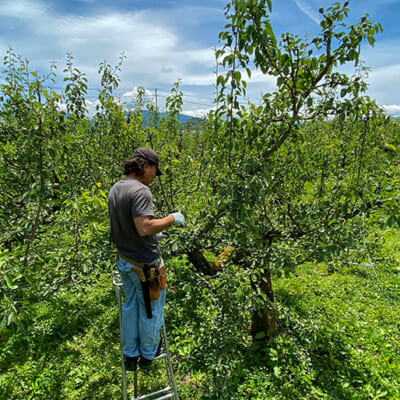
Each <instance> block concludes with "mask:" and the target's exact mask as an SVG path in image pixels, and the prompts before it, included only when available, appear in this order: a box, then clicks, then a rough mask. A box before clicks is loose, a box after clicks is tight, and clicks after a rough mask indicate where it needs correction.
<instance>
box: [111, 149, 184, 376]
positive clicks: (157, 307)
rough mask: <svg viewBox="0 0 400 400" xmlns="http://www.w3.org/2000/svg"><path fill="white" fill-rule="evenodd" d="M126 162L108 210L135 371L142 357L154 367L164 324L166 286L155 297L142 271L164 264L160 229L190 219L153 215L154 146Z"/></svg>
mask: <svg viewBox="0 0 400 400" xmlns="http://www.w3.org/2000/svg"><path fill="white" fill-rule="evenodd" d="M122 166H123V170H124V174H125V175H126V177H125V178H124V179H121V180H120V181H119V182H117V183H115V184H114V186H113V187H112V188H111V191H110V194H109V196H108V211H109V216H110V223H111V240H112V241H113V242H114V243H115V246H116V248H117V250H118V253H119V257H118V261H117V268H118V270H119V272H120V275H121V280H122V284H123V290H124V294H125V303H124V305H123V309H122V339H123V353H124V359H125V367H126V369H127V370H128V371H135V370H136V367H137V364H138V362H139V367H141V368H143V369H145V368H148V367H149V366H150V364H151V361H152V360H153V359H154V357H155V355H156V353H157V349H158V346H159V342H160V336H159V331H160V328H161V326H162V324H163V323H164V315H163V309H164V305H165V288H164V289H163V290H159V297H158V299H156V300H153V301H150V300H149V297H147V296H148V295H149V294H148V291H147V290H146V288H145V287H144V286H143V277H144V273H143V271H144V272H146V271H147V270H146V268H150V267H154V268H159V265H160V264H162V259H161V255H160V250H159V248H158V242H157V234H160V232H162V231H163V230H164V229H166V228H168V227H169V226H170V225H172V224H175V225H183V224H184V222H185V219H184V216H183V215H182V214H181V213H173V214H170V215H167V216H166V217H164V218H154V211H153V201H152V194H151V191H150V188H149V185H150V184H151V182H152V181H153V180H154V178H155V177H156V176H160V175H162V172H161V170H160V168H159V159H158V155H157V153H156V152H155V151H154V150H152V149H151V148H149V147H140V148H139V149H137V150H136V151H135V152H134V153H133V155H132V157H131V158H130V159H128V160H125V161H123V163H122ZM153 271H154V269H153ZM146 292H147V294H146ZM150 308H151V309H150ZM139 357H140V358H139ZM138 360H139V361H138Z"/></svg>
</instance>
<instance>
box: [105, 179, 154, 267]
mask: <svg viewBox="0 0 400 400" xmlns="http://www.w3.org/2000/svg"><path fill="white" fill-rule="evenodd" d="M153 208H154V207H153V200H152V197H151V191H150V188H149V187H148V186H146V185H144V184H143V183H141V182H139V181H138V180H136V179H132V178H124V179H121V180H120V181H119V182H117V183H116V184H115V185H114V186H113V187H112V188H111V191H110V194H109V196H108V213H109V216H110V223H111V240H112V241H113V242H114V243H115V245H116V247H117V250H118V251H119V252H120V253H122V254H123V255H124V256H126V257H128V258H130V259H132V260H134V261H137V262H144V263H150V262H152V261H154V260H156V259H157V258H158V257H159V256H160V251H159V249H158V245H157V240H156V238H155V236H140V235H139V234H138V231H137V229H136V226H135V223H134V222H133V219H134V218H136V217H142V216H150V217H154V210H153Z"/></svg>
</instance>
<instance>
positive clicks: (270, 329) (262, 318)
mask: <svg viewBox="0 0 400 400" xmlns="http://www.w3.org/2000/svg"><path fill="white" fill-rule="evenodd" d="M252 287H253V289H254V290H255V291H256V290H257V288H260V289H261V292H262V293H265V294H266V296H267V300H266V301H265V302H264V304H262V305H260V306H259V307H258V308H257V309H256V310H254V311H253V315H252V323H251V335H252V336H253V337H254V336H255V335H256V334H257V333H262V332H264V333H265V334H266V335H267V336H268V337H270V336H273V335H274V334H275V333H276V331H277V329H278V327H277V321H276V309H275V300H274V291H273V290H272V279H271V272H270V270H269V269H267V268H265V269H264V270H263V272H262V274H261V275H260V276H259V277H258V279H257V281H256V282H253V283H252Z"/></svg>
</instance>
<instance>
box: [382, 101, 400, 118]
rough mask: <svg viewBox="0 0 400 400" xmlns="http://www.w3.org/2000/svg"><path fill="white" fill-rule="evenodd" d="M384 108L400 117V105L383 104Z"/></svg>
mask: <svg viewBox="0 0 400 400" xmlns="http://www.w3.org/2000/svg"><path fill="white" fill-rule="evenodd" d="M382 107H383V108H384V110H385V111H386V112H387V113H388V114H389V115H391V116H392V117H396V118H400V105H395V104H392V105H389V106H382Z"/></svg>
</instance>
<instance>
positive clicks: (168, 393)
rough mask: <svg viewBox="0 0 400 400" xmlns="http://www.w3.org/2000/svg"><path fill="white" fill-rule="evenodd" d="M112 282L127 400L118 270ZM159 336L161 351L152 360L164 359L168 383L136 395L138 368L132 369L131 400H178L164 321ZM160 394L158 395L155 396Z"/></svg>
mask: <svg viewBox="0 0 400 400" xmlns="http://www.w3.org/2000/svg"><path fill="white" fill-rule="evenodd" d="M112 283H113V285H114V289H115V294H116V296H117V301H118V315H119V331H120V347H121V365H122V396H123V400H128V391H127V380H126V369H125V362H124V354H123V351H122V349H123V338H122V300H121V287H122V282H121V279H120V275H119V273H118V271H115V272H113V273H112ZM160 337H161V339H160V340H161V352H160V354H159V355H157V356H156V357H155V358H154V360H153V362H154V361H157V360H162V359H164V360H165V367H166V370H167V376H168V383H169V385H168V386H166V387H165V388H163V389H160V390H157V391H155V392H152V393H148V394H145V395H142V396H138V370H137V369H136V371H134V373H133V374H134V375H133V382H134V383H133V387H134V396H135V397H134V398H133V399H131V400H143V399H151V400H166V399H174V400H179V397H178V392H177V390H176V385H175V379H174V374H173V371H172V363H171V357H170V353H169V350H168V343H167V332H166V329H165V323H164V324H163V326H162V327H161V329H160ZM155 396H160V397H155Z"/></svg>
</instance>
